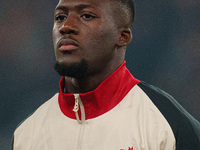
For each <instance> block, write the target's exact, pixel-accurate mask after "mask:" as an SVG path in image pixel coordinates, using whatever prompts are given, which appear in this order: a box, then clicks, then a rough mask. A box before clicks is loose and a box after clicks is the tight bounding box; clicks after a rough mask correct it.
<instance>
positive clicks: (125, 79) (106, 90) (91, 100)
mask: <svg viewBox="0 0 200 150" xmlns="http://www.w3.org/2000/svg"><path fill="white" fill-rule="evenodd" d="M139 82H140V81H139V80H137V79H135V78H134V77H133V76H132V75H131V73H130V72H129V71H128V69H127V68H126V62H125V61H124V62H123V63H122V64H121V66H119V67H118V68H117V70H116V71H114V72H113V73H112V74H111V75H110V76H109V77H107V78H106V79H105V80H104V81H103V82H102V83H101V84H100V85H99V86H98V87H97V88H96V89H95V90H94V91H90V92H87V93H81V94H79V95H80V98H81V101H82V103H83V106H84V108H85V116H86V119H92V118H95V117H98V116H100V115H102V114H104V113H106V112H108V111H109V110H111V109H112V108H114V107H115V106H116V105H117V104H119V103H120V102H121V101H122V99H123V98H124V97H125V96H126V94H127V93H128V92H129V91H130V90H131V89H132V88H133V87H134V86H135V85H136V84H138V83H139ZM59 87H60V93H59V97H58V102H59V106H60V109H61V111H62V113H63V114H64V115H65V116H67V117H69V118H71V119H76V116H75V114H74V112H73V108H74V104H75V99H74V95H73V93H64V92H63V89H64V88H63V87H64V77H62V78H61V80H60V83H59ZM78 113H79V116H80V112H78Z"/></svg>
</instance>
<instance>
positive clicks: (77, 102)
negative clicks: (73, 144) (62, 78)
mask: <svg viewBox="0 0 200 150" xmlns="http://www.w3.org/2000/svg"><path fill="white" fill-rule="evenodd" d="M74 98H75V105H74V109H73V111H74V112H75V115H76V120H77V121H78V123H79V124H80V125H81V126H80V132H79V138H78V145H77V149H78V150H81V149H82V143H83V136H84V131H85V109H84V106H83V103H82V101H81V98H80V95H79V94H74ZM79 106H80V111H81V120H80V119H79V115H78V110H79Z"/></svg>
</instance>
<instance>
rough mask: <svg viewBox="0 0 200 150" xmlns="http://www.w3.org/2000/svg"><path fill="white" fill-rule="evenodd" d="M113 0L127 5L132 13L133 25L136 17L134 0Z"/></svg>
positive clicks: (131, 22)
mask: <svg viewBox="0 0 200 150" xmlns="http://www.w3.org/2000/svg"><path fill="white" fill-rule="evenodd" d="M112 1H116V2H120V3H121V4H122V5H124V6H126V8H127V9H128V11H129V13H130V24H131V26H132V25H133V23H134V19H135V2H134V0H112Z"/></svg>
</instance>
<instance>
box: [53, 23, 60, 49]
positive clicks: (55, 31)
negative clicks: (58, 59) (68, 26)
mask: <svg viewBox="0 0 200 150" xmlns="http://www.w3.org/2000/svg"><path fill="white" fill-rule="evenodd" d="M52 37H53V44H54V48H55V46H56V43H57V42H58V40H59V39H58V37H59V30H58V29H57V28H56V27H55V26H54V27H53V30H52Z"/></svg>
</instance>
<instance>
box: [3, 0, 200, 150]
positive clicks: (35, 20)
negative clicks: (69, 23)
mask: <svg viewBox="0 0 200 150" xmlns="http://www.w3.org/2000/svg"><path fill="white" fill-rule="evenodd" d="M57 2H58V1H50V0H47V1H42V0H37V1H31V0H21V1H18V0H17V1H16V0H8V1H6V0H3V1H1V2H0V27H1V29H0V45H1V48H0V52H1V55H0V91H1V93H0V108H1V109H0V149H1V150H7V149H9V148H10V147H11V140H12V133H13V131H14V130H15V128H16V126H17V125H18V124H19V123H20V122H21V121H22V120H23V119H25V118H26V117H27V116H28V115H29V114H31V113H32V112H33V111H34V110H35V109H36V108H37V107H39V106H40V105H41V104H42V103H44V102H45V101H46V100H48V99H49V98H50V97H52V96H53V95H54V94H55V93H56V92H58V91H59V88H58V82H59V79H60V77H59V76H58V75H57V74H56V73H55V71H54V69H53V65H54V63H55V57H54V50H53V44H52V27H53V13H54V8H55V6H56V4H57ZM135 3H136V18H135V24H134V26H133V42H132V43H131V45H130V46H128V49H127V54H126V61H127V67H128V68H129V69H130V71H131V72H132V74H133V75H134V76H135V77H136V78H138V79H140V80H143V81H146V82H148V83H150V84H153V85H156V86H158V87H160V88H161V89H163V90H165V91H166V92H168V93H169V94H171V95H172V96H173V97H175V99H177V101H178V102H179V103H180V104H181V105H182V106H183V107H184V108H185V109H186V110H188V111H189V112H190V113H191V114H192V115H193V116H194V117H195V118H196V119H197V120H199V121H200V29H199V27H200V19H199V14H200V1H199V0H168V1H159V0H155V1H149V0H142V1H140V0H135Z"/></svg>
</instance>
